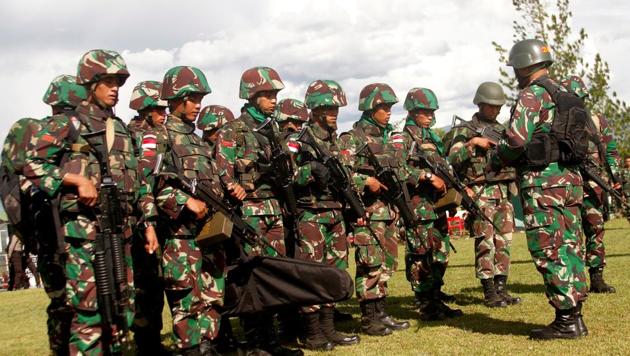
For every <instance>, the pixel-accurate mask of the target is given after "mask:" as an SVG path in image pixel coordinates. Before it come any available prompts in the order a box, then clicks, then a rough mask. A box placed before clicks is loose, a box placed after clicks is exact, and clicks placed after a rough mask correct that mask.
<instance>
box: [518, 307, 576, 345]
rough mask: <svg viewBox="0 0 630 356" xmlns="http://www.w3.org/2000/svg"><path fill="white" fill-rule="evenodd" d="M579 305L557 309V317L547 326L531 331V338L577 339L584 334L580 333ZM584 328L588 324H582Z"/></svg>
mask: <svg viewBox="0 0 630 356" xmlns="http://www.w3.org/2000/svg"><path fill="white" fill-rule="evenodd" d="M577 309H578V308H577V307H573V308H571V309H565V310H561V309H556V318H555V320H554V321H553V322H552V323H551V324H549V325H548V326H547V327H544V328H542V329H534V330H532V331H530V332H529V337H530V338H531V339H537V340H549V339H575V338H578V337H580V336H583V334H581V333H580V330H579V325H578V318H579V317H577V315H579V311H577ZM582 323H583V321H582ZM582 326H583V327H584V330H586V325H584V324H582Z"/></svg>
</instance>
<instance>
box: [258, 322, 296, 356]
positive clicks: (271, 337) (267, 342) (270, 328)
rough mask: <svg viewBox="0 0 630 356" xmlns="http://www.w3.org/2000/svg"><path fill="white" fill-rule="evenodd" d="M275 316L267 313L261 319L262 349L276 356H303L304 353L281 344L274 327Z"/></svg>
mask: <svg viewBox="0 0 630 356" xmlns="http://www.w3.org/2000/svg"><path fill="white" fill-rule="evenodd" d="M274 319H275V318H274V315H273V314H268V313H265V314H263V317H262V318H261V323H260V325H261V329H262V331H261V333H262V335H263V337H264V340H263V342H262V344H261V345H260V348H261V349H263V350H265V351H266V352H268V353H270V354H272V355H274V356H302V355H304V351H302V350H300V349H291V348H288V347H285V346H282V345H281V344H280V340H279V339H278V333H277V332H276V327H275V325H274Z"/></svg>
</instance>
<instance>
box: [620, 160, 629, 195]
mask: <svg viewBox="0 0 630 356" xmlns="http://www.w3.org/2000/svg"><path fill="white" fill-rule="evenodd" d="M623 162H624V164H623V169H622V170H621V181H622V190H623V195H624V197H625V198H626V200H628V199H630V157H626V158H624V160H623Z"/></svg>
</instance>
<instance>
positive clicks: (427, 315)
mask: <svg viewBox="0 0 630 356" xmlns="http://www.w3.org/2000/svg"><path fill="white" fill-rule="evenodd" d="M415 297H416V301H415V303H416V307H417V308H418V313H420V319H421V320H423V321H438V320H444V319H446V315H444V313H443V312H442V310H441V308H440V307H439V306H438V304H437V303H435V301H434V299H433V292H432V291H429V292H416V293H415Z"/></svg>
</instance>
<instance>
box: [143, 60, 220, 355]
mask: <svg viewBox="0 0 630 356" xmlns="http://www.w3.org/2000/svg"><path fill="white" fill-rule="evenodd" d="M210 91H211V90H210V87H209V86H208V82H207V81H206V77H205V75H204V74H203V73H202V72H201V71H200V70H199V69H198V68H195V67H188V66H178V67H174V68H171V69H169V70H168V71H167V72H166V74H165V75H164V80H163V82H162V88H161V92H160V98H161V99H162V100H166V101H167V102H168V106H169V115H168V117H167V120H166V124H165V125H164V128H165V129H164V130H156V128H153V129H149V130H147V131H145V133H144V137H143V138H142V144H141V148H142V155H141V157H142V158H141V167H142V169H143V170H144V174H145V175H147V176H151V171H153V169H154V168H155V165H156V158H157V157H158V155H159V154H162V155H163V162H164V163H163V166H164V167H165V168H164V171H166V173H165V174H163V175H160V176H157V177H152V178H151V179H150V181H152V184H153V185H154V186H155V201H156V205H157V206H158V208H159V212H160V221H162V222H164V235H165V236H164V243H163V248H162V271H163V278H164V290H165V293H166V298H167V301H168V304H169V306H170V308H171V315H172V318H173V338H174V340H175V345H176V346H177V348H178V350H179V352H180V353H182V354H185V355H198V354H203V355H205V354H211V353H213V352H214V347H213V345H212V342H211V341H212V340H214V339H215V338H216V337H217V335H218V331H219V322H220V315H219V312H218V310H217V307H218V306H220V305H222V303H223V271H224V268H223V265H222V261H221V260H210V258H209V257H206V256H204V254H203V253H202V251H201V248H200V247H199V244H198V243H197V241H196V240H195V236H197V234H198V233H199V230H200V225H199V223H200V222H203V221H205V219H206V218H207V217H208V212H209V210H208V208H209V207H208V206H206V203H205V202H204V201H202V200H199V199H197V198H194V197H193V196H191V195H190V194H189V192H187V191H185V190H182V189H181V185H180V184H179V183H178V180H176V179H172V177H171V176H169V174H179V175H183V176H185V177H186V178H187V179H191V180H192V179H196V180H197V181H198V182H199V184H205V185H208V186H210V187H211V188H212V189H213V190H214V191H215V193H216V194H219V195H221V193H222V189H221V187H220V185H219V184H218V180H217V179H216V175H217V174H216V171H215V169H214V166H213V164H212V157H211V151H210V148H209V147H208V145H207V144H206V143H205V142H204V141H203V140H202V139H201V138H200V137H199V136H197V135H196V134H195V133H194V130H195V124H194V122H195V120H196V119H197V116H198V114H199V111H200V109H201V100H202V99H203V97H204V96H205V95H207V94H209V93H210ZM162 150H163V151H162ZM213 252H215V251H208V254H209V255H211V254H212V253H213Z"/></svg>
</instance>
